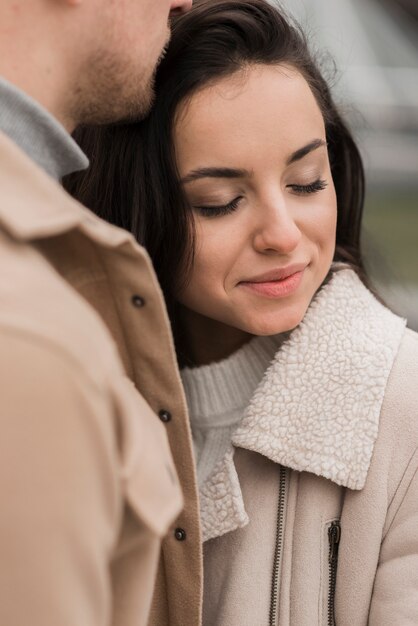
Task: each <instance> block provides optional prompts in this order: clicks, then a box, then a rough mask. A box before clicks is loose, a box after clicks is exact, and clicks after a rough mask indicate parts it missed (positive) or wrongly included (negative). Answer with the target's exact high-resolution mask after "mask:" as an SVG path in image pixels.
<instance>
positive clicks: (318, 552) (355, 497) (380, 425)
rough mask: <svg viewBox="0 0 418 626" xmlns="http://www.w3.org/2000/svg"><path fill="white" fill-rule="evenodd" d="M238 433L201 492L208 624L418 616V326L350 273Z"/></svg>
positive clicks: (308, 323)
mask: <svg viewBox="0 0 418 626" xmlns="http://www.w3.org/2000/svg"><path fill="white" fill-rule="evenodd" d="M233 444H234V446H231V450H230V451H229V453H228V454H227V455H226V457H225V459H224V460H223V461H222V462H221V463H220V464H219V465H218V466H217V467H216V468H215V471H214V473H213V475H212V477H211V480H210V481H209V482H208V483H207V484H206V486H205V488H204V490H203V492H202V493H201V512H202V526H203V536H204V539H205V543H204V555H205V559H204V563H205V592H204V593H205V595H204V620H203V623H204V625H205V626H261V625H264V624H265V625H266V626H267V625H268V624H271V625H275V626H276V625H279V626H316V625H320V626H327V625H328V624H334V623H336V624H337V626H366V625H369V626H412V625H417V624H418V473H417V468H418V336H417V335H416V334H415V333H413V332H412V331H409V330H405V324H404V321H403V320H401V319H400V318H398V317H397V316H395V315H393V314H392V313H391V312H390V311H388V310H387V309H386V308H385V307H383V306H382V305H381V304H380V303H378V302H377V301H376V300H375V298H374V297H373V296H372V295H371V293H370V292H369V291H368V290H367V289H366V288H365V287H364V286H363V285H362V283H361V282H360V281H359V279H358V278H357V276H356V275H355V274H354V273H353V272H352V271H351V270H342V271H339V272H337V273H336V275H335V276H334V277H333V279H332V280H331V281H330V283H328V284H327V285H326V286H325V287H324V288H323V289H322V290H321V291H320V292H319V294H318V296H317V297H316V299H315V300H314V302H313V303H312V305H311V306H310V308H309V311H308V313H307V315H306V317H305V319H304V321H303V323H302V324H301V325H300V327H299V328H298V329H297V330H296V331H294V332H293V333H292V335H291V337H290V339H289V340H288V342H287V343H286V344H285V345H284V346H282V348H281V349H280V350H279V352H278V353H277V355H276V357H275V359H274V361H273V363H272V365H271V366H270V368H269V369H268V370H267V372H266V374H265V376H264V379H263V381H262V382H261V384H260V386H259V388H258V389H257V391H256V393H255V395H254V397H253V399H252V401H251V403H250V406H249V408H248V411H247V413H246V415H245V417H244V420H243V422H242V423H241V425H240V427H239V428H238V430H237V431H236V432H235V434H234V437H233ZM266 571H268V572H269V576H268V581H269V584H267V585H266V584H265V581H266ZM270 581H271V582H270ZM214 598H216V602H214ZM190 626H191V625H190Z"/></svg>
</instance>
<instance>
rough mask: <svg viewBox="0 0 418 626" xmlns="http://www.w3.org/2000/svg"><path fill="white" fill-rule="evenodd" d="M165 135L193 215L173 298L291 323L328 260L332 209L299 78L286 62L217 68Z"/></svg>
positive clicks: (278, 327) (261, 328)
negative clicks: (190, 249)
mask: <svg viewBox="0 0 418 626" xmlns="http://www.w3.org/2000/svg"><path fill="white" fill-rule="evenodd" d="M174 142H175V150H176V158H177V165H178V169H179V173H180V177H181V180H182V185H183V187H184V191H185V193H186V196H187V198H188V200H189V202H190V204H191V206H192V207H193V213H194V218H195V224H196V253H195V260H194V265H193V268H192V272H191V277H190V281H189V283H188V284H187V286H186V287H184V288H183V289H182V290H181V291H180V292H179V293H177V299H178V301H179V302H180V303H181V304H182V305H183V306H184V307H186V310H187V309H189V310H190V311H192V312H193V313H197V314H199V317H200V316H203V317H204V318H209V319H210V320H215V321H217V322H219V323H221V324H222V325H227V326H231V327H234V328H237V329H240V330H242V331H244V332H245V333H250V334H252V335H272V334H276V333H279V332H284V331H286V330H290V329H292V328H294V327H295V326H297V325H298V324H299V322H300V321H301V320H302V318H303V316H304V315H305V312H306V309H307V308H308V306H309V303H310V302H311V300H312V297H313V296H314V294H315V292H316V291H317V289H318V288H319V287H320V285H321V283H322V282H323V280H324V278H325V276H326V275H327V272H328V270H329V268H330V264H331V261H332V258H333V254H334V247H335V231H336V217H337V206H336V195H335V189H334V184H333V181H332V178H331V171H330V165H329V161H328V152H327V146H326V139H325V127H324V121H323V117H322V114H321V112H320V110H319V107H318V105H317V103H316V101H315V98H314V96H313V94H312V92H311V90H310V88H309V86H308V84H307V82H306V81H305V79H304V78H303V77H302V76H301V74H300V73H298V72H297V71H296V70H294V69H291V68H289V67H284V66H252V67H250V68H248V69H246V70H245V71H242V72H240V73H238V74H235V75H233V76H231V77H227V78H224V79H221V80H219V81H218V82H216V83H215V84H213V85H212V86H209V87H207V88H205V89H204V90H202V91H200V92H198V93H197V94H195V95H194V96H193V97H192V98H191V99H190V100H188V101H187V102H185V103H184V104H183V105H182V106H181V107H180V110H179V111H178V114H177V118H176V124H175V133H174ZM212 328H213V326H212Z"/></svg>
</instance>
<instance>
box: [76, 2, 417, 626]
mask: <svg viewBox="0 0 418 626" xmlns="http://www.w3.org/2000/svg"><path fill="white" fill-rule="evenodd" d="M79 139H80V142H81V144H82V146H83V148H84V149H85V150H86V151H87V153H88V154H90V155H94V160H93V163H92V167H91V170H90V172H89V173H88V174H87V176H86V177H85V178H84V179H83V180H81V181H76V182H73V183H72V184H70V186H69V187H70V189H71V190H72V191H73V193H75V195H77V196H78V197H79V199H81V200H82V201H83V202H84V203H86V204H87V205H88V206H90V207H92V208H94V209H95V210H96V211H97V212H98V213H99V214H101V215H102V216H103V217H104V218H106V219H108V220H110V221H112V222H114V223H117V224H119V225H120V226H123V227H125V228H128V229H130V230H131V231H132V232H133V233H134V234H135V236H136V237H137V238H138V240H139V241H140V242H141V243H142V244H144V245H145V246H146V248H147V249H148V251H149V253H150V255H151V257H152V260H153V262H154V265H155V268H156V271H157V275H158V277H159V280H160V283H161V285H162V288H163V290H164V293H165V296H166V301H167V306H168V310H169V314H170V317H171V320H172V324H173V329H174V336H175V341H176V346H177V353H178V359H179V364H180V367H181V368H182V378H183V381H184V385H185V391H186V396H187V401H188V405H189V410H190V420H191V425H192V431H193V443H194V448H195V453H196V454H195V457H196V468H197V478H198V483H199V490H200V508H201V528H202V535H203V542H204V580H205V584H204V603H203V623H204V624H205V625H207V626H214V625H219V626H238V625H239V626H243V625H248V626H250V625H251V626H255V625H257V626H258V625H259V624H270V625H276V624H278V625H279V626H285V625H292V626H313V625H314V624H318V625H321V626H322V625H325V624H334V623H336V624H338V626H353V625H355V626H362V625H366V624H370V625H372V626H385V625H387V626H389V625H390V626H393V625H395V624H396V625H398V624H399V625H401V624H402V625H406V624H411V625H412V624H417V623H418V477H417V475H416V473H417V468H418V419H417V418H418V395H417V392H416V386H415V384H414V382H415V380H416V377H417V375H418V358H417V355H418V340H417V336H416V335H415V334H414V333H412V332H411V331H409V330H405V324H404V321H403V320H401V319H400V318H398V317H397V316H395V315H394V314H393V313H391V312H390V311H389V310H388V309H387V308H385V307H384V306H383V305H382V304H381V303H380V302H379V301H378V300H377V299H376V298H375V296H374V295H373V294H372V293H371V291H370V290H369V289H368V287H367V277H366V273H365V270H364V267H363V262H362V256H361V251H360V244H359V238H360V225H361V214H362V208H363V196H364V192H363V186H364V185H363V169H362V164H361V159H360V156H359V153H358V150H357V147H356V145H355V143H354V141H353V139H352V136H351V134H350V132H349V130H348V129H347V127H346V125H345V124H344V122H343V120H342V118H341V116H340V114H339V113H338V111H337V109H336V107H335V105H334V102H333V100H332V97H331V95H330V92H329V90H328V87H327V85H326V82H325V80H324V78H323V77H322V75H321V72H320V70H319V68H318V66H317V64H316V63H315V61H314V60H313V59H312V57H311V56H310V54H309V51H308V48H307V44H306V41H305V39H304V37H303V34H302V33H301V32H300V31H299V30H298V29H297V27H295V26H294V25H292V24H291V22H290V21H289V20H288V19H287V18H286V17H285V16H284V15H283V13H282V12H280V11H279V10H278V9H277V8H273V7H272V6H270V5H269V4H268V3H267V2H265V1H264V0H243V1H240V2H231V1H219V0H209V1H207V2H203V3H202V2H198V3H197V4H196V6H195V7H194V9H193V10H192V11H191V12H190V13H189V14H188V15H186V16H183V17H181V18H179V19H178V20H177V22H176V23H175V24H174V28H173V34H172V40H171V44H170V46H169V48H168V50H167V54H166V56H165V59H164V60H163V62H162V64H161V67H160V69H159V72H158V74H157V77H156V101H155V107H154V110H153V112H152V113H151V115H150V116H149V118H148V119H147V120H145V122H143V123H141V124H138V125H127V126H125V127H117V128H105V129H101V130H100V131H99V132H98V131H91V130H90V131H89V130H84V131H83V132H81V133H80V135H79ZM191 584H192V581H191V580H188V579H187V578H186V579H183V580H182V587H183V589H185V590H186V596H187V588H188V585H191ZM156 610H157V609H156ZM165 619H166V621H164V620H163V619H162V618H161V620H160V624H163V623H164V624H165V623H168V617H166V618H165ZM157 621H158V620H157ZM157 621H156V623H157ZM193 626H194V625H193Z"/></svg>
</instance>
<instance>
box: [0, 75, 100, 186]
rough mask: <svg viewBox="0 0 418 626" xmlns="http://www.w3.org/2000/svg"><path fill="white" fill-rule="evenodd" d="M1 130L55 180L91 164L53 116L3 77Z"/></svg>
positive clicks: (0, 84)
mask: <svg viewBox="0 0 418 626" xmlns="http://www.w3.org/2000/svg"><path fill="white" fill-rule="evenodd" d="M0 130H2V131H3V132H4V133H5V134H6V135H8V137H10V139H12V141H14V142H15V143H16V144H17V145H18V146H19V147H20V148H21V149H22V150H23V151H24V152H26V154H27V155H28V156H29V157H30V158H31V159H33V161H35V162H36V163H37V164H38V165H39V166H40V167H41V168H42V169H44V170H45V171H46V172H47V173H48V174H49V175H50V176H52V177H53V178H55V179H56V180H61V178H62V177H63V176H65V175H66V174H71V173H72V172H77V171H78V170H83V169H86V168H87V167H88V165H89V161H88V159H87V157H86V156H85V154H84V153H83V152H82V151H81V150H80V148H79V147H78V145H77V144H76V143H75V141H74V140H73V139H72V138H71V136H70V135H69V134H68V133H67V131H66V130H65V129H64V128H63V126H61V124H60V123H59V122H58V121H57V120H56V119H55V118H54V117H53V116H52V115H51V114H50V113H48V111H46V110H45V109H44V108H43V107H42V106H41V105H40V104H38V103H37V102H36V101H35V100H33V99H32V98H30V97H29V96H28V95H26V94H25V93H24V92H22V91H21V90H20V89H18V88H17V87H15V86H14V85H12V84H11V83H9V82H8V81H6V80H5V79H3V78H1V77H0Z"/></svg>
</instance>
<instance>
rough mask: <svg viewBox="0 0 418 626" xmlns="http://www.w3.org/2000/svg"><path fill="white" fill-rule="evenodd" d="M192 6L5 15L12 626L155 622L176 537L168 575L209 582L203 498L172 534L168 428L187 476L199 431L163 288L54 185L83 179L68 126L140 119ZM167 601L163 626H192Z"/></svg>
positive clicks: (1, 530)
mask: <svg viewBox="0 0 418 626" xmlns="http://www.w3.org/2000/svg"><path fill="white" fill-rule="evenodd" d="M190 4H191V0H31V1H30V2H27V0H2V2H1V4H0V77H1V78H0V131H1V132H0V190H1V196H0V493H1V495H2V506H1V515H0V555H1V558H0V624H2V625H3V624H4V625H6V624H7V626H23V625H25V626H26V625H28V624H30V625H31V626H50V625H51V626H65V625H68V626H75V625H77V626H84V625H85V626H96V625H97V626H99V625H100V626H104V625H108V624H114V625H116V626H134V625H135V626H141V625H143V624H146V623H147V619H148V613H149V609H150V604H151V597H152V593H153V587H154V582H155V576H156V570H157V561H158V555H159V549H160V544H161V538H162V537H163V536H164V535H165V534H166V532H167V530H169V529H170V532H169V534H168V536H167V538H166V540H165V541H166V545H167V550H166V551H165V554H166V555H168V556H167V557H166V562H165V563H164V569H161V570H160V571H161V575H160V577H164V575H165V573H167V572H168V573H169V574H170V568H171V569H172V568H173V567H174V564H176V565H178V566H179V567H181V568H183V571H188V570H190V569H191V568H193V569H194V570H196V569H197V570H198V571H199V567H200V560H201V554H200V549H199V541H198V538H192V539H193V541H189V542H188V541H187V540H186V541H184V539H189V540H190V537H188V536H187V527H188V525H189V521H190V520H192V521H193V520H194V519H195V518H196V516H197V514H198V513H197V501H196V494H195V491H192V493H190V494H187V493H186V494H185V497H186V501H187V507H186V509H185V511H184V512H183V513H182V514H181V515H180V517H179V518H178V519H177V520H176V521H175V522H174V520H175V517H176V515H178V513H179V511H180V509H181V505H182V496H181V492H180V488H179V484H178V479H177V475H176V471H175V469H174V464H173V461H172V458H171V453H170V449H169V445H168V440H167V432H166V430H167V431H168V438H169V439H170V440H172V437H173V436H174V434H173V433H177V435H176V436H177V438H178V435H179V433H180V432H181V433H182V436H181V438H180V439H181V442H184V443H180V444H179V446H178V447H177V449H176V450H175V454H176V455H178V457H179V459H180V462H178V467H179V470H180V472H181V468H182V460H184V459H185V460H186V461H187V463H186V464H185V465H188V466H190V465H191V459H190V454H191V452H190V450H191V446H190V433H189V431H188V426H187V421H186V413H185V405H184V400H183V396H182V393H181V387H180V381H179V376H178V373H177V369H176V366H175V355H174V349H173V344H172V340H171V335H170V331H169V328H168V323H167V315H166V312H165V309H164V306H163V303H162V299H161V295H160V291H159V288H158V285H157V283H156V279H155V276H154V274H153V271H152V269H151V266H150V263H149V260H148V257H147V255H146V253H145V252H144V251H143V250H142V249H140V248H139V247H138V246H137V245H136V244H135V242H134V241H133V239H132V238H131V236H130V235H128V234H127V233H125V232H123V231H120V230H118V229H115V228H113V227H111V226H109V225H107V224H105V223H104V222H102V221H100V220H99V219H98V218H96V217H95V216H94V215H93V214H91V213H90V212H89V211H87V210H86V209H84V208H82V207H81V206H80V205H78V204H77V203H75V202H74V201H73V200H71V199H70V198H69V196H67V195H66V194H65V193H64V191H63V190H62V189H61V187H60V186H59V185H58V184H57V181H59V180H60V179H61V178H62V177H63V176H64V175H66V174H68V173H70V172H72V171H76V170H78V169H82V168H84V167H86V166H87V160H86V158H85V157H84V155H83V154H82V153H81V152H80V150H79V149H78V148H77V146H76V145H75V144H74V142H73V141H72V139H71V137H70V135H69V134H68V133H69V132H71V131H72V130H73V129H74V128H75V126H77V125H78V124H80V123H103V122H111V121H116V120H122V119H135V118H138V117H140V116H142V115H144V114H145V113H146V112H147V111H148V109H149V107H150V104H151V102H152V82H153V74H154V70H155V66H156V64H157V62H158V59H159V57H160V55H161V53H162V50H163V47H164V45H165V44H166V42H167V38H168V34H169V33H168V26H167V24H168V19H169V15H170V12H175V11H184V10H187V9H188V8H189V5H190ZM54 179H55V180H54ZM130 379H131V380H130ZM132 381H133V382H132ZM156 413H157V414H158V415H159V417H160V419H158V417H157V415H156ZM193 525H194V524H193ZM167 594H168V595H167V606H168V609H167V610H168V613H169V614H170V621H171V623H173V624H182V625H183V626H185V624H195V623H197V622H198V619H199V618H198V617H197V616H194V615H190V614H189V613H188V611H187V597H184V596H183V597H180V599H179V595H178V594H176V590H175V589H169V590H168V592H167ZM159 626H163V625H162V624H161V625H159Z"/></svg>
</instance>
